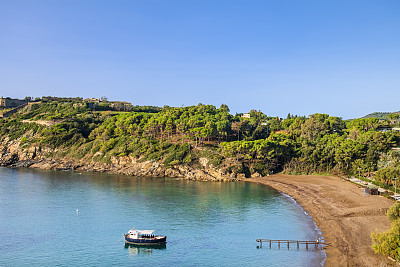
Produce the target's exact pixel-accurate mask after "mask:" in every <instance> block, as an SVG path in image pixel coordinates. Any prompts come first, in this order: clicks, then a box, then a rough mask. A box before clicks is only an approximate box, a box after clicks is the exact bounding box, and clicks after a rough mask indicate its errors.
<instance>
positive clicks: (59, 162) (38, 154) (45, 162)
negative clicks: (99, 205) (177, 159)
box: [0, 138, 241, 181]
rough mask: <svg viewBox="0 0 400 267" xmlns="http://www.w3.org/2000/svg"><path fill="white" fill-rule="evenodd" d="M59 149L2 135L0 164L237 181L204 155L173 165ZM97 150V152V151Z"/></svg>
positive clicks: (130, 174) (14, 166) (237, 178)
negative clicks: (76, 155)
mask: <svg viewBox="0 0 400 267" xmlns="http://www.w3.org/2000/svg"><path fill="white" fill-rule="evenodd" d="M62 152H63V151H60V150H59V149H52V148H49V147H44V146H40V145H27V146H25V145H22V146H21V143H20V140H9V139H7V138H5V139H4V140H3V141H2V142H1V144H0V166H8V167H13V168H39V169H46V170H61V171H88V172H100V173H115V174H124V175H129V176H152V177H174V178H179V179H187V180H201V181H237V180H241V178H239V177H237V176H236V175H235V174H226V173H224V172H223V171H222V170H220V169H218V168H214V167H213V166H209V165H208V161H207V159H204V158H203V159H201V160H200V162H201V169H195V168H193V167H191V166H188V165H175V166H172V167H171V168H166V167H165V166H164V164H162V163H161V162H158V161H141V160H138V159H136V158H133V157H131V156H121V157H111V163H109V164H107V163H103V162H97V161H94V160H93V158H94V156H95V155H93V157H91V158H90V159H80V160H77V159H73V158H67V157H60V156H56V155H59V154H62ZM98 153H99V152H98Z"/></svg>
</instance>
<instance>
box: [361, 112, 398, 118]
mask: <svg viewBox="0 0 400 267" xmlns="http://www.w3.org/2000/svg"><path fill="white" fill-rule="evenodd" d="M399 113H400V112H399V111H398V112H374V113H371V114H368V115H365V116H364V117H363V118H365V119H367V118H376V119H381V120H385V119H389V118H390V115H391V114H399ZM388 115H389V117H388Z"/></svg>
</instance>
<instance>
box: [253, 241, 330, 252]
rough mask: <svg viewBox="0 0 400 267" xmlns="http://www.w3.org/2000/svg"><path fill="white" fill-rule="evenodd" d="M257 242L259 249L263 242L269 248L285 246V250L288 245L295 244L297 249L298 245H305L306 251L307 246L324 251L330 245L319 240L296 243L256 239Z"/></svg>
mask: <svg viewBox="0 0 400 267" xmlns="http://www.w3.org/2000/svg"><path fill="white" fill-rule="evenodd" d="M256 241H257V242H260V248H262V244H263V242H266V243H269V247H270V248H271V247H272V244H278V248H281V244H282V245H287V248H288V249H289V248H290V244H296V246H297V248H300V245H306V249H307V250H308V246H315V248H322V249H324V248H325V247H326V246H330V244H327V243H322V242H321V240H320V239H317V240H315V241H297V240H273V239H257V240H256Z"/></svg>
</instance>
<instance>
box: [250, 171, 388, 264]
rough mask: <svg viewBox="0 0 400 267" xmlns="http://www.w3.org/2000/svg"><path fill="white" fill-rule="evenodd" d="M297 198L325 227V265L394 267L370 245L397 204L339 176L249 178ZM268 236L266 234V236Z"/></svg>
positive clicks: (251, 180) (383, 227) (386, 228)
mask: <svg viewBox="0 0 400 267" xmlns="http://www.w3.org/2000/svg"><path fill="white" fill-rule="evenodd" d="M246 181H250V182H257V183H261V184H265V185H269V186H271V187H273V188H275V189H277V190H279V191H281V192H284V193H286V194H288V195H290V196H291V197H293V198H294V199H296V201H298V202H299V203H300V204H301V205H302V206H303V207H304V209H305V210H306V211H307V212H308V213H309V214H310V216H312V218H313V219H314V221H315V222H316V224H317V225H318V227H319V228H321V230H322V234H323V237H324V238H325V242H326V243H330V244H332V247H328V248H327V249H326V253H327V260H326V263H325V266H394V265H395V263H394V262H392V261H391V260H389V259H388V258H387V257H385V256H382V255H376V254H375V253H374V251H373V250H372V248H371V245H372V240H371V233H372V232H375V231H378V232H381V231H386V230H388V229H389V228H390V222H389V220H388V219H387V217H386V210H387V209H388V208H389V207H390V206H391V205H392V204H393V203H394V202H393V201H391V200H389V199H387V198H384V197H381V196H364V195H363V190H362V188H360V187H358V186H357V185H355V184H353V183H350V182H348V181H344V180H343V179H341V178H339V177H332V176H314V175H312V176H311V175H310V176H307V175H283V174H276V175H272V176H268V177H261V178H250V179H246ZM266 238H267V237H266Z"/></svg>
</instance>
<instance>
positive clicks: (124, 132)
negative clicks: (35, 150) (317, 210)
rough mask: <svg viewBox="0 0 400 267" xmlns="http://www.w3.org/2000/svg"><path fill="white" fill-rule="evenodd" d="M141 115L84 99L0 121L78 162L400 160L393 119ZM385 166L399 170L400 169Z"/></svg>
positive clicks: (207, 109)
mask: <svg viewBox="0 0 400 267" xmlns="http://www.w3.org/2000/svg"><path fill="white" fill-rule="evenodd" d="M103 105H105V107H106V105H107V103H106V102H105V103H103ZM133 109H134V110H135V111H131V112H115V111H112V110H110V109H107V108H104V110H101V109H100V110H99V108H98V107H96V106H92V105H90V104H88V103H85V102H84V101H79V100H74V101H51V102H47V103H40V104H39V103H37V104H33V105H31V106H28V107H26V108H24V109H23V110H22V111H20V112H19V113H17V114H15V115H13V116H12V117H11V118H8V119H3V120H0V127H1V128H0V129H1V132H2V134H3V135H4V136H5V135H7V136H9V137H10V138H14V139H15V138H18V137H22V136H24V141H25V143H35V142H37V143H40V144H42V145H49V146H52V147H64V148H65V149H67V150H69V151H70V152H69V155H71V156H75V157H84V156H92V157H95V159H98V160H103V161H105V162H109V161H110V157H111V156H123V155H126V156H128V155H130V156H133V157H136V158H141V159H143V160H148V159H150V160H162V161H164V162H165V163H166V164H167V165H170V164H171V163H172V164H171V165H176V164H195V162H196V158H198V157H200V156H201V157H204V156H205V157H208V158H209V159H210V162H213V164H214V165H219V164H222V165H224V163H226V164H225V165H226V166H228V165H232V164H233V165H237V168H236V169H235V168H230V169H229V170H230V171H235V172H242V173H245V174H246V175H251V174H253V173H256V172H258V173H260V174H261V175H267V174H269V173H272V172H277V171H284V172H287V173H324V172H329V173H340V172H345V173H351V174H357V173H360V172H362V173H371V172H374V171H377V170H378V169H379V168H381V167H382V162H386V161H387V162H389V161H390V162H394V159H396V157H397V155H398V154H397V153H396V152H393V151H391V148H392V147H394V146H396V145H397V144H398V143H399V135H398V134H396V133H394V132H392V131H386V132H385V131H381V129H385V128H388V127H390V126H391V125H392V124H393V120H398V116H395V115H393V116H390V118H389V119H388V120H379V119H377V118H361V119H355V120H350V121H343V120H342V119H341V118H338V117H332V116H329V115H327V114H313V115H310V116H309V117H304V116H293V115H290V114H288V116H287V118H286V119H285V120H283V119H280V118H278V117H268V116H267V115H265V114H263V113H262V112H260V111H256V110H252V111H250V112H249V115H246V116H242V115H243V114H236V115H231V114H230V113H229V108H228V106H226V105H221V106H220V107H219V108H216V107H215V106H212V105H203V104H198V105H197V106H189V107H180V108H177V107H168V106H164V107H163V108H158V107H148V106H146V107H140V106H134V107H133ZM23 120H25V121H26V120H28V121H30V122H31V123H22V121H23ZM35 121H36V122H38V121H51V122H53V123H55V125H53V126H43V125H41V124H40V125H39V124H35V123H32V122H35ZM4 136H3V137H4ZM397 158H398V157H397ZM390 159H391V160H390ZM228 163H229V164H228ZM225 165H224V166H225ZM226 166H225V167H226ZM384 167H391V168H392V169H394V170H395V171H397V169H398V168H399V165H394V164H392V165H391V166H384ZM391 175H392V173H391V174H387V173H384V171H382V170H379V171H378V173H377V179H380V180H381V181H383V182H386V183H391V180H390V179H391V178H390V177H389V176H391Z"/></svg>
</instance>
